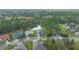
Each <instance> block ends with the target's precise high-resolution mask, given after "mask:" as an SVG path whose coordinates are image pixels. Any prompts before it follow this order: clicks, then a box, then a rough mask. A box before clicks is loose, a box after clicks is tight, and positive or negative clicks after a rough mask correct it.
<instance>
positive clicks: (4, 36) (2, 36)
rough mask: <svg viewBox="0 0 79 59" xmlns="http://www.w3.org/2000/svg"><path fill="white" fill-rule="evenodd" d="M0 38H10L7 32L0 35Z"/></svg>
mask: <svg viewBox="0 0 79 59" xmlns="http://www.w3.org/2000/svg"><path fill="white" fill-rule="evenodd" d="M0 40H10V37H9V34H3V35H0Z"/></svg>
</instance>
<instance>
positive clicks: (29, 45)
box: [24, 41, 33, 50]
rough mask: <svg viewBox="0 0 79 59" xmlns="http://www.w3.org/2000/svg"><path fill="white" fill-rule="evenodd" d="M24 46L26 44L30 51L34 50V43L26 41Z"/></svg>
mask: <svg viewBox="0 0 79 59" xmlns="http://www.w3.org/2000/svg"><path fill="white" fill-rule="evenodd" d="M24 44H25V47H26V48H27V49H28V50H32V48H33V44H32V41H26V42H24Z"/></svg>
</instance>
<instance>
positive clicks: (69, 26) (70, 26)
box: [64, 23, 76, 32]
mask: <svg viewBox="0 0 79 59" xmlns="http://www.w3.org/2000/svg"><path fill="white" fill-rule="evenodd" d="M64 27H65V28H66V29H67V30H69V31H71V32H75V27H76V25H75V23H66V24H64Z"/></svg>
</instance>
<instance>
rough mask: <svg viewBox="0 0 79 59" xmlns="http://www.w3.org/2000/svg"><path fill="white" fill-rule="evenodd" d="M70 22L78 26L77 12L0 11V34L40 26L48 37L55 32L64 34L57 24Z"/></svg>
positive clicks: (78, 11) (78, 17) (78, 16)
mask: <svg viewBox="0 0 79 59" xmlns="http://www.w3.org/2000/svg"><path fill="white" fill-rule="evenodd" d="M71 22H74V23H75V24H79V10H65V11H61V10H29V9H27V10H8V9H7V10H0V34H4V33H9V32H14V31H17V30H23V31H25V30H28V29H31V28H33V27H35V26H37V25H41V26H42V27H43V28H44V31H45V33H46V34H47V35H48V36H50V35H52V34H53V33H56V32H57V33H61V32H62V33H64V31H62V30H61V27H60V26H59V24H64V23H71ZM63 30H64V29H63ZM65 32H66V31H65ZM66 33H67V32H66Z"/></svg>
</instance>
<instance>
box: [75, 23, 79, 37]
mask: <svg viewBox="0 0 79 59" xmlns="http://www.w3.org/2000/svg"><path fill="white" fill-rule="evenodd" d="M75 36H76V37H79V25H76V30H75Z"/></svg>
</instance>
